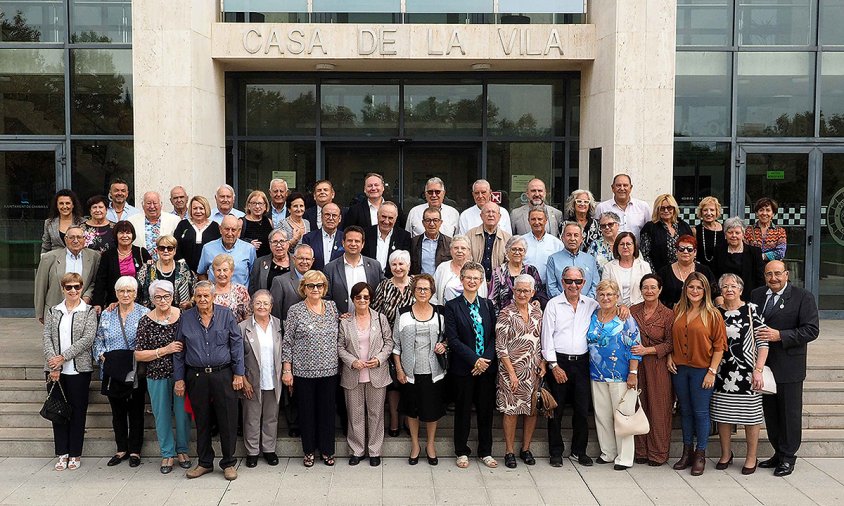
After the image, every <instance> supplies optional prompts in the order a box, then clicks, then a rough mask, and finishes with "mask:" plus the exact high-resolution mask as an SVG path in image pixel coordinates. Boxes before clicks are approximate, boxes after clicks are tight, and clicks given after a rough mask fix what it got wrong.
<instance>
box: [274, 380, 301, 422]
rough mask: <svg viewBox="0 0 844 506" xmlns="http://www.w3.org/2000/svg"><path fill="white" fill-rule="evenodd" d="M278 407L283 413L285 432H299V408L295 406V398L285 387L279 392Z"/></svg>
mask: <svg viewBox="0 0 844 506" xmlns="http://www.w3.org/2000/svg"><path fill="white" fill-rule="evenodd" d="M279 407H280V408H281V410H283V411H284V419H285V421H287V431H288V432H290V431H292V430H299V407H298V406H297V405H296V397H295V396H294V395H293V394H291V393H290V389H289V388H287V387H283V388H282V390H281V402H280V403H279Z"/></svg>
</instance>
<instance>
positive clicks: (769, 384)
mask: <svg viewBox="0 0 844 506" xmlns="http://www.w3.org/2000/svg"><path fill="white" fill-rule="evenodd" d="M747 319H748V320H750V335H751V336H753V339H754V340H755V339H756V332H755V331H754V330H753V314H751V311H750V307H748V308H747ZM754 344H755V343H754ZM758 353H759V349H758V348H757V347H756V346H754V347H753V363H754V365H755V364H756V357H757V354H758ZM759 393H760V394H764V395H774V394H776V393H777V379H776V378H775V377H774V371H772V370H771V368H770V367H768V366H767V365H763V366H762V388H760V389H759Z"/></svg>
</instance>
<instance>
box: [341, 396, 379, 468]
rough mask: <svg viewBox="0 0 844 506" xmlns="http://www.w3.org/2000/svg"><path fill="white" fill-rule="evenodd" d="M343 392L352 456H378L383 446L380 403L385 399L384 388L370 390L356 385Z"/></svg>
mask: <svg viewBox="0 0 844 506" xmlns="http://www.w3.org/2000/svg"><path fill="white" fill-rule="evenodd" d="M343 393H344V394H345V397H346V410H347V411H348V414H349V426H348V427H349V433H348V436H347V440H348V442H349V448H351V450H352V455H357V456H358V457H362V456H364V455H369V456H370V457H380V456H381V446H382V445H383V444H384V400H385V399H386V398H387V388H386V387H384V388H374V387H373V386H372V383H369V382H367V383H358V384H357V386H356V387H355V388H352V389H351V390H347V389H345V388H344V389H343ZM367 429H369V437H368V438H367V437H366V432H367ZM364 445H366V446H365V447H364Z"/></svg>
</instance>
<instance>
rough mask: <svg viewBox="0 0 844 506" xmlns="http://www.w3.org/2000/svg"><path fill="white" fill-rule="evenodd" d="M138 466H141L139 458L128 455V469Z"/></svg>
mask: <svg viewBox="0 0 844 506" xmlns="http://www.w3.org/2000/svg"><path fill="white" fill-rule="evenodd" d="M139 465H141V457H139V456H137V455H129V467H138V466H139Z"/></svg>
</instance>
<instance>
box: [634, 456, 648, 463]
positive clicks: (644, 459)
mask: <svg viewBox="0 0 844 506" xmlns="http://www.w3.org/2000/svg"><path fill="white" fill-rule="evenodd" d="M633 463H635V464H647V463H648V459H647V458H645V457H636V458H635V459H633Z"/></svg>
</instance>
